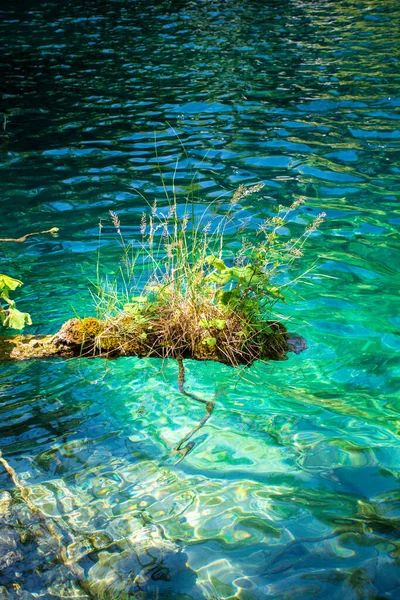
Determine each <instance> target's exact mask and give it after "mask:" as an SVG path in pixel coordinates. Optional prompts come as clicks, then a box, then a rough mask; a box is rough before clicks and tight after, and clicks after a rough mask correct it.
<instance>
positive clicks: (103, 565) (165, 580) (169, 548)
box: [88, 527, 204, 600]
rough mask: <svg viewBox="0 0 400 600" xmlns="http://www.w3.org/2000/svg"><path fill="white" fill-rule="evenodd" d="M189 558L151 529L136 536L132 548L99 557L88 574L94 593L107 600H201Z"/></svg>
mask: <svg viewBox="0 0 400 600" xmlns="http://www.w3.org/2000/svg"><path fill="white" fill-rule="evenodd" d="M187 558H188V557H187V555H186V554H185V552H183V551H182V550H181V549H180V548H179V547H178V546H177V545H176V544H174V543H173V542H171V541H169V540H166V539H163V538H162V537H161V536H160V534H159V532H158V530H157V528H156V527H148V528H145V530H143V531H142V532H139V533H138V535H137V536H135V540H132V547H129V548H127V549H125V550H122V552H121V551H119V552H118V551H117V552H109V551H102V552H100V553H99V554H98V560H97V562H96V564H95V565H94V566H93V567H92V568H91V569H90V571H89V574H88V580H89V583H90V590H91V592H92V593H93V594H94V595H95V596H96V597H99V598H102V599H104V600H112V599H113V598H118V599H119V600H130V599H131V598H136V597H145V598H153V597H157V598H160V599H161V598H169V599H171V600H172V599H173V598H178V597H179V598H180V600H182V599H183V598H188V599H189V598H190V599H191V600H201V599H202V598H204V596H203V594H202V592H201V591H200V589H199V588H198V587H197V584H196V581H197V576H196V574H195V572H194V571H193V570H192V569H191V568H190V567H188V566H187V564H186V563H187ZM140 593H142V594H143V596H138V594H140Z"/></svg>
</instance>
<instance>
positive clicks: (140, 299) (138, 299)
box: [131, 296, 148, 304]
mask: <svg viewBox="0 0 400 600" xmlns="http://www.w3.org/2000/svg"><path fill="white" fill-rule="evenodd" d="M131 302H133V303H135V304H146V302H148V298H147V296H133V298H132V300H131Z"/></svg>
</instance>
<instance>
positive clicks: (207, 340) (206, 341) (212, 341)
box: [203, 337, 217, 348]
mask: <svg viewBox="0 0 400 600" xmlns="http://www.w3.org/2000/svg"><path fill="white" fill-rule="evenodd" d="M216 343H217V338H215V337H206V338H204V340H203V344H205V345H206V346H208V347H209V348H214V346H215V345H216Z"/></svg>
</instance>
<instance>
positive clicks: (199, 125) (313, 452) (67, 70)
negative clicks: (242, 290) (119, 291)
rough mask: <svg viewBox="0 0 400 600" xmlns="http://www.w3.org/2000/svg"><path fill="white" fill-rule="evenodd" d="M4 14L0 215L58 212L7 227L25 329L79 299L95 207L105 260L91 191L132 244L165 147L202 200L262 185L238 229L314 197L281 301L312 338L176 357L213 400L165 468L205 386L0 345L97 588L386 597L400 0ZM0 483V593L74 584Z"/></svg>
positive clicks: (44, 501) (25, 465)
mask: <svg viewBox="0 0 400 600" xmlns="http://www.w3.org/2000/svg"><path fill="white" fill-rule="evenodd" d="M1 12H2V15H1V16H2V19H1V23H0V41H1V46H2V52H1V56H0V63H1V71H2V76H1V81H2V96H1V98H2V101H1V112H2V116H1V119H2V121H4V124H3V131H2V132H1V134H2V137H1V138H0V144H1V149H0V152H1V154H0V170H1V182H0V186H1V196H0V237H18V236H20V235H22V234H23V233H26V232H28V231H37V230H41V229H48V228H50V227H54V226H57V227H59V228H60V235H59V237H58V238H57V239H53V238H50V237H33V238H30V239H29V240H28V241H27V242H26V243H25V244H14V245H11V244H7V245H2V246H1V247H0V257H1V272H6V273H8V274H9V275H13V276H15V277H18V278H20V279H22V280H23V281H24V283H25V285H24V288H23V289H22V290H21V292H20V294H19V298H20V308H24V309H25V310H29V311H30V312H31V314H32V317H33V320H34V325H33V327H32V328H30V329H31V331H32V332H40V333H50V332H54V331H56V330H57V328H58V327H59V326H60V325H61V324H62V323H63V322H64V321H65V320H66V319H68V318H70V317H71V316H73V315H74V312H77V313H78V314H79V315H81V316H88V315H91V314H93V308H92V304H91V298H90V294H89V291H88V290H89V285H88V280H89V279H92V278H93V277H94V276H95V265H96V256H97V254H96V253H97V245H98V239H97V238H98V223H99V220H100V219H102V220H103V225H104V228H103V236H102V239H103V241H102V269H103V272H113V271H114V268H115V264H116V261H117V260H118V255H119V247H118V241H117V239H116V236H115V232H114V231H113V228H112V226H111V223H110V221H109V220H108V221H107V219H108V211H109V210H113V211H115V212H117V214H118V215H119V217H120V219H121V222H122V225H123V230H124V234H125V235H126V236H127V238H128V239H130V240H135V239H136V238H137V236H138V232H139V228H140V218H141V213H142V210H143V209H144V202H143V200H142V198H141V197H140V194H139V193H138V191H137V190H139V191H140V192H141V193H142V194H144V195H145V196H146V197H148V198H149V200H150V201H152V200H153V198H157V199H158V201H159V203H160V204H162V203H163V202H165V199H164V194H163V189H162V185H161V181H160V176H159V173H158V167H157V162H159V163H160V164H161V167H162V171H163V173H164V176H165V179H166V181H167V185H168V186H170V185H171V178H172V173H173V171H174V169H175V165H176V161H177V159H179V163H178V166H177V177H176V183H177V188H178V194H179V197H181V198H182V201H183V200H184V197H185V193H187V191H188V186H189V185H190V181H191V177H192V173H193V171H197V176H196V186H197V191H196V194H197V197H198V201H199V202H200V203H203V204H204V205H207V203H209V202H211V201H212V200H213V199H214V198H215V197H216V196H217V195H218V194H220V193H223V192H229V191H233V190H234V189H235V188H236V187H237V186H238V185H239V184H240V183H245V184H251V183H255V182H260V181H261V182H264V183H265V187H264V189H263V191H262V192H261V193H260V194H259V195H257V196H256V197H251V198H248V199H246V200H248V201H246V203H244V204H243V205H242V207H241V208H242V209H243V211H245V213H246V214H247V215H248V216H249V215H250V216H252V217H253V224H255V225H256V224H257V223H258V222H259V220H260V219H263V218H265V216H267V215H268V214H270V209H271V207H272V206H273V205H275V204H283V205H285V206H288V205H289V204H290V203H291V201H292V200H293V199H295V198H297V197H299V196H300V195H302V196H304V197H305V198H306V211H307V212H308V213H309V215H311V216H312V215H317V214H318V213H319V212H321V211H325V212H326V213H327V219H326V222H325V224H324V225H323V227H322V229H321V230H320V231H319V232H318V233H317V234H315V235H313V236H312V237H311V239H310V242H309V246H308V253H307V256H306V258H305V262H304V266H305V267H308V266H311V265H312V264H313V263H314V262H315V261H317V267H316V269H315V270H314V272H313V274H312V275H311V278H310V280H309V284H310V285H303V286H301V287H300V286H299V287H298V288H297V292H298V295H297V296H296V298H295V299H294V301H293V302H292V303H289V304H288V305H286V306H282V307H280V311H281V312H282V314H284V315H285V316H290V317H291V320H292V323H293V326H292V328H293V329H294V330H295V331H297V332H299V333H301V334H302V335H303V336H305V337H306V338H307V341H308V345H309V349H308V350H307V351H306V352H304V353H303V354H301V355H299V356H295V355H291V356H290V358H289V360H287V361H285V362H280V363H269V364H268V365H264V364H256V365H254V366H253V367H251V368H250V369H248V370H247V371H246V372H245V373H242V374H241V375H242V376H239V374H237V373H235V371H234V370H232V369H230V368H228V367H226V366H223V365H219V364H213V363H197V362H190V361H188V363H187V365H186V366H187V374H188V387H189V388H190V389H191V390H193V391H195V392H196V393H199V394H202V395H203V396H204V397H205V398H208V397H209V398H212V397H213V396H214V395H216V397H217V402H216V409H215V411H214V414H213V415H212V418H211V420H210V421H209V422H208V423H207V425H206V427H205V428H204V429H203V430H202V431H201V432H199V434H198V436H197V440H196V445H195V447H194V449H193V450H192V452H191V453H190V454H188V455H187V457H186V458H185V459H184V460H183V461H182V462H180V463H179V464H178V465H175V464H174V462H175V459H174V457H173V456H171V449H172V448H173V446H174V444H176V443H177V441H178V440H179V439H180V438H181V437H183V435H185V434H186V433H187V432H188V431H189V430H190V428H191V427H193V425H194V424H195V423H196V422H198V420H199V419H200V418H201V417H202V416H203V414H204V408H203V407H202V406H197V405H196V404H195V403H192V402H191V401H190V400H189V399H188V398H185V397H183V396H182V395H180V394H179V392H178V389H177V365H176V364H174V362H172V361H171V362H167V363H165V364H164V365H162V364H161V362H160V361H158V360H155V359H152V360H138V359H135V358H121V359H119V360H116V361H108V362H104V361H102V360H83V359H82V360H70V361H63V360H48V361H45V360H43V361H33V362H24V363H19V364H17V363H15V364H11V363H8V364H7V363H3V364H2V365H1V371H0V385H1V404H0V414H1V420H0V439H1V443H0V447H1V450H2V452H3V456H4V457H5V458H6V459H7V461H8V463H9V464H10V465H11V466H12V467H13V468H14V469H15V471H16V473H17V474H18V477H19V478H20V481H21V482H23V485H24V486H25V490H26V491H27V493H28V496H29V499H30V501H31V503H33V505H34V506H37V507H38V508H39V509H40V510H41V511H42V514H46V515H47V516H48V517H49V518H50V519H51V520H52V521H53V522H54V523H55V524H57V527H58V529H59V531H60V532H61V535H62V541H63V542H62V543H63V544H64V546H65V547H66V548H67V551H68V556H69V559H70V561H71V563H73V564H74V565H75V566H76V569H78V571H79V573H80V574H81V575H80V578H81V581H82V580H84V581H86V582H89V584H90V586H91V594H92V597H96V598H153V597H155V598H177V599H178V598H182V599H183V598H185V599H186V600H188V599H190V598H195V599H197V598H199V599H200V598H230V599H233V598H236V599H240V600H255V599H260V598H268V599H271V600H289V599H290V600H292V599H293V600H301V599H307V600H308V599H309V598H316V599H317V598H318V599H320V598H321V599H322V598H329V599H331V598H332V599H336V598H340V599H342V598H346V600H352V599H367V598H368V599H369V600H371V599H376V600H378V599H381V598H393V599H396V598H399V597H400V570H399V556H400V545H399V530H400V515H399V513H400V491H399V474H400V471H399V464H400V444H399V432H400V415H399V408H400V395H399V388H400V361H399V358H398V354H399V349H400V337H399V327H400V310H399V301H398V298H399V296H398V288H399V275H398V273H399V264H400V242H399V225H400V203H399V195H400V179H399V174H400V153H399V151H400V121H399V119H400V111H399V107H400V99H399V96H398V90H399V85H400V81H399V79H400V77H399V75H400V63H399V60H400V43H399V42H400V39H399V19H400V6H399V4H398V2H397V1H396V0H386V1H385V2H382V1H381V0H370V1H367V0H359V1H357V2H353V1H351V0H349V1H344V0H341V1H337V2H333V1H329V0H326V1H324V2H322V1H321V2H316V1H314V2H313V1H311V0H309V1H307V0H291V1H289V0H287V1H286V0H285V1H283V2H280V1H279V2H278V1H277V0H275V1H274V0H271V1H266V0H265V1H263V0H258V1H256V0H231V1H229V2H226V1H223V0H198V1H190V0H188V1H186V0H174V1H170V0H160V1H158V2H154V1H152V0H136V1H135V0H134V1H129V0H113V1H111V0H110V1H109V2H100V1H90V2H83V1H81V0H66V1H65V2H61V3H60V2H55V1H50V0H49V1H47V2H42V1H39V0H27V1H22V0H15V2H12V3H8V4H7V5H6V4H5V3H3V5H2V10H1ZM5 117H6V118H5ZM155 132H156V140H157V152H158V159H157V157H156V155H155ZM181 142H182V143H183V145H184V147H185V149H186V155H185V154H184V153H183V151H182V146H181ZM300 225H301V222H300V218H299V220H298V223H297V224H296V223H294V224H293V225H292V227H293V229H294V230H296V227H299V226H300ZM250 226H252V225H250ZM0 487H1V489H2V492H1V495H0V496H1V497H0V500H1V499H3V501H4V502H3V504H4V505H8V506H9V507H12V510H13V511H15V514H16V515H17V516H18V515H19V519H20V526H19V529H18V528H17V529H12V527H6V528H5V530H4V531H5V532H6V534H7V535H8V538H7V539H8V542H7V540H6V542H4V543H5V544H6V547H7V548H8V550H7V552H8V554H3V559H0V585H2V586H4V587H3V588H2V593H3V594H5V593H6V591H7V593H8V596H7V597H10V598H14V597H15V598H19V597H21V598H22V597H24V598H25V597H26V596H23V592H25V593H28V594H33V593H36V594H37V596H38V597H41V598H53V597H57V595H58V596H60V595H61V596H68V595H71V594H72V591H71V589H72V588H69V587H68V585H67V583H65V582H64V584H62V585H61V584H60V583H59V578H57V577H58V576H54V577H53V578H52V576H51V573H52V571H51V568H50V567H52V566H53V567H54V569H55V568H56V562H54V560H53V562H52V559H51V556H50V555H49V556H47V555H46V553H45V551H44V550H43V546H44V545H45V544H44V542H43V540H42V542H40V541H35V540H31V542H29V543H28V542H27V541H26V540H25V542H24V543H22V541H23V540H24V539H25V538H22V537H21V535H22V534H21V529H23V528H24V527H25V529H29V527H28V525H29V519H30V518H32V519H34V517H33V516H32V515H31V517H30V516H29V511H28V512H27V510H26V509H25V508H24V506H25V504H24V502H23V498H22V497H21V493H20V492H18V491H16V490H15V488H14V485H13V482H12V481H11V479H10V476H9V474H7V473H6V471H5V470H4V469H3V467H0ZM7 494H8V495H7ZM10 495H11V496H10ZM7 503H8V504H7ZM0 504H1V503H0ZM9 510H11V508H9ZM7 518H9V519H11V518H12V516H10V514H8V517H7ZM16 518H17V517H16ZM24 519H25V521H24ZM24 522H25V523H28V524H27V525H25V526H24V527H23V526H22V525H21V523H22V524H23V523H24ZM12 532H14V533H12ZM15 532H17V533H15ZM17 534H18V535H17ZM10 536H11V537H10ZM13 536H14V537H13ZM3 538H4V536H3ZM10 539H11V542H12V540H14V542H12V543H11V542H10ZM21 540H22V541H21ZM3 541H4V540H3ZM10 543H11V546H12V544H14V545H13V547H12V548H11V546H10ZM7 544H8V545H7ZM27 544H28V545H27ZM29 544H31V546H29ZM35 544H37V552H38V556H39V558H38V560H37V561H36V562H35V560H33V558H32V556H33V554H31V555H30V556H31V559H29V557H28V558H27V556H26V552H27V551H28V550H29V548H31V550H30V551H32V552H33V550H32V548H33V547H34V545H35ZM35 547H36V546H35ZM10 548H11V550H12V552H11V550H10ZM27 549H28V550H27ZM10 552H11V554H10ZM13 553H14V554H13ZM5 556H6V558H4V557H5ZM35 556H36V555H35ZM7 557H8V558H7ZM1 560H2V562H1ZM38 565H39V567H38ZM40 565H41V566H40ZM41 572H43V574H42V575H41ZM75 572H76V570H75ZM45 575H46V577H45ZM5 590H6V591H5ZM29 597H32V596H31V595H29Z"/></svg>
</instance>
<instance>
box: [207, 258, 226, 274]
mask: <svg viewBox="0 0 400 600" xmlns="http://www.w3.org/2000/svg"><path fill="white" fill-rule="evenodd" d="M204 261H205V262H206V263H207V264H209V265H211V266H212V267H214V269H218V271H225V270H226V269H227V268H228V267H227V266H226V264H225V263H224V261H223V260H221V259H220V258H217V257H216V256H213V255H210V256H206V257H205V259H204Z"/></svg>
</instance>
